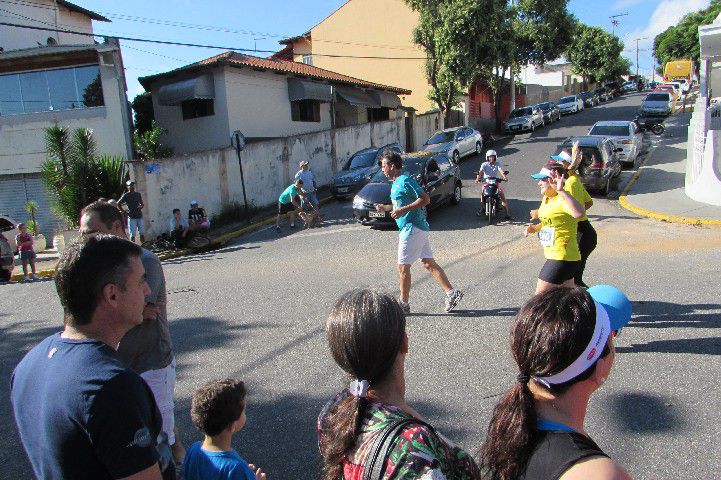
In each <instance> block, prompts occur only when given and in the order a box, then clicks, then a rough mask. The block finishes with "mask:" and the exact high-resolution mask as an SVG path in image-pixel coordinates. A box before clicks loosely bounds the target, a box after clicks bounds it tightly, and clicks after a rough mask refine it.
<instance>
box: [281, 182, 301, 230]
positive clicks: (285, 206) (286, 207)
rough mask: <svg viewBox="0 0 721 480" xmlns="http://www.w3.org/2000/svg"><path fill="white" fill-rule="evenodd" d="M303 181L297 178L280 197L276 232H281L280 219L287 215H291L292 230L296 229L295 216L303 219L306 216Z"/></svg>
mask: <svg viewBox="0 0 721 480" xmlns="http://www.w3.org/2000/svg"><path fill="white" fill-rule="evenodd" d="M302 188H303V180H301V179H300V178H296V179H295V180H294V181H293V183H292V184H291V185H290V186H289V187H288V188H286V189H285V190H283V193H281V194H280V197H278V218H277V219H276V221H275V230H276V231H277V232H280V218H281V217H282V216H283V215H285V214H286V213H289V214H290V228H295V214H296V213H298V215H299V216H300V218H301V219H303V218H304V216H305V214H304V213H303V209H302V207H301V203H300V201H301V199H302V198H304V195H303V191H302Z"/></svg>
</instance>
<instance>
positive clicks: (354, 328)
mask: <svg viewBox="0 0 721 480" xmlns="http://www.w3.org/2000/svg"><path fill="white" fill-rule="evenodd" d="M326 337H327V339H328V346H329V347H330V351H331V354H332V356H333V359H334V360H335V361H336V363H337V364H338V365H339V366H340V367H341V368H342V369H343V370H344V371H345V372H346V373H347V374H348V375H350V376H351V377H352V378H353V381H352V382H351V384H350V387H348V388H345V389H344V390H343V391H341V392H340V393H338V394H337V395H336V397H335V398H334V399H333V400H331V401H330V402H329V403H328V404H327V405H326V406H325V408H323V411H322V412H321V414H320V417H319V418H318V446H319V447H320V452H321V456H322V457H323V463H324V470H325V475H324V477H323V478H324V479H325V480H336V479H345V480H361V479H363V478H366V477H365V476H364V475H366V474H367V472H366V469H367V468H369V465H370V464H371V462H372V461H373V460H374V457H375V455H374V454H372V452H374V451H376V447H377V446H378V444H377V443H376V442H377V441H378V439H380V438H383V437H384V436H385V435H387V434H388V433H389V432H390V431H391V430H393V427H395V426H396V425H397V422H399V421H405V422H408V423H407V424H405V425H404V426H402V427H401V428H400V430H399V431H397V433H396V435H392V436H391V438H390V440H391V441H392V443H391V445H392V447H391V448H390V449H389V450H388V451H387V456H386V457H385V458H383V457H381V456H378V458H375V459H376V460H377V461H378V462H383V461H384V460H385V459H387V458H392V459H393V461H388V462H387V464H386V467H385V472H384V475H383V478H399V479H400V478H403V479H411V478H428V479H434V480H446V479H448V480H463V479H476V478H481V477H480V471H479V470H478V467H477V466H476V464H475V462H474V461H473V459H472V458H471V456H470V455H468V453H466V452H465V451H463V450H461V449H460V448H458V447H456V446H455V445H453V444H452V443H451V442H450V441H449V440H448V439H446V438H445V437H444V436H443V435H441V434H439V433H438V432H437V431H436V430H435V429H434V428H433V427H431V426H430V425H428V424H427V423H425V422H423V420H422V418H421V416H420V415H419V414H418V413H417V412H416V411H415V410H413V408H412V407H411V406H410V405H408V404H407V403H406V399H405V391H406V382H405V378H406V377H405V361H406V355H408V336H407V335H406V318H405V314H404V313H403V310H402V309H401V307H400V305H399V304H398V302H397V301H396V300H395V299H394V298H393V297H391V296H390V295H386V294H382V293H378V292H375V291H372V290H355V291H352V292H349V293H347V294H345V295H344V296H343V297H341V298H340V300H338V302H336V304H335V306H334V307H333V309H332V310H331V312H330V315H329V317H328V321H327V322H326ZM381 450H382V449H380V450H378V451H381ZM373 478H380V477H375V476H374V477H373Z"/></svg>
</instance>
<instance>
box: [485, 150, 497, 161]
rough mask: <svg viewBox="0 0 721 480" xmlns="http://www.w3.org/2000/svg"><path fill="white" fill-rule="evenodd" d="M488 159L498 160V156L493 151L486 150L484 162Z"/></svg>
mask: <svg viewBox="0 0 721 480" xmlns="http://www.w3.org/2000/svg"><path fill="white" fill-rule="evenodd" d="M488 157H496V160H498V154H497V153H496V151H495V150H488V151H487V152H486V160H488Z"/></svg>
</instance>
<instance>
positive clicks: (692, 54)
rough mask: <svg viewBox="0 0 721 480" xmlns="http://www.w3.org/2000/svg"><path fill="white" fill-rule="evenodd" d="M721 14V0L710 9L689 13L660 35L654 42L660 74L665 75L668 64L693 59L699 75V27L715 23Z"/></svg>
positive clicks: (715, 1)
mask: <svg viewBox="0 0 721 480" xmlns="http://www.w3.org/2000/svg"><path fill="white" fill-rule="evenodd" d="M719 13H721V0H712V1H711V5H709V7H708V8H706V9H704V10H699V11H698V12H694V13H689V14H688V15H686V16H684V17H683V18H682V19H681V21H679V23H678V24H677V25H674V26H671V27H669V28H667V29H666V30H665V31H663V32H661V33H659V34H658V35H657V36H656V38H655V39H654V41H653V55H654V57H656V59H658V63H659V64H660V68H659V73H661V74H663V69H664V66H665V65H666V63H667V62H670V61H672V60H684V59H691V60H693V62H694V64H695V66H696V74H698V72H699V68H700V67H699V60H700V56H701V44H700V42H699V38H698V27H699V26H701V25H709V24H711V23H713V22H714V20H715V19H716V17H717V16H718V15H719Z"/></svg>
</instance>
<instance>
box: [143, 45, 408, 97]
mask: <svg viewBox="0 0 721 480" xmlns="http://www.w3.org/2000/svg"><path fill="white" fill-rule="evenodd" d="M222 65H228V66H230V67H250V68H256V69H261V70H270V71H272V72H279V73H288V74H291V75H298V76H302V77H307V78H312V79H315V80H328V81H330V82H334V83H342V84H347V85H353V86H356V87H361V88H375V89H378V90H386V91H389V92H393V93H397V94H399V95H410V93H411V91H410V90H407V89H405V88H400V87H392V86H390V85H382V84H380V83H373V82H367V81H365V80H361V79H359V78H354V77H349V76H347V75H342V74H340V73H336V72H331V71H330V70H325V69H323V68H318V67H313V66H311V65H306V64H305V63H300V62H291V61H288V60H277V59H271V58H260V57H253V56H250V55H243V54H240V53H237V52H225V53H221V54H220V55H216V56H214V57H210V58H206V59H205V60H201V61H199V62H195V63H191V64H190V65H186V66H184V67H180V68H176V69H175V70H170V71H169V72H164V73H158V74H156V75H150V76H147V77H140V78H138V81H139V82H140V84H141V85H142V86H143V87H145V89H146V90H148V89H149V87H150V85H152V84H153V82H155V81H156V80H159V79H161V78H170V77H173V76H175V75H177V74H180V73H186V72H197V71H200V70H207V69H209V68H214V67H217V66H222Z"/></svg>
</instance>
